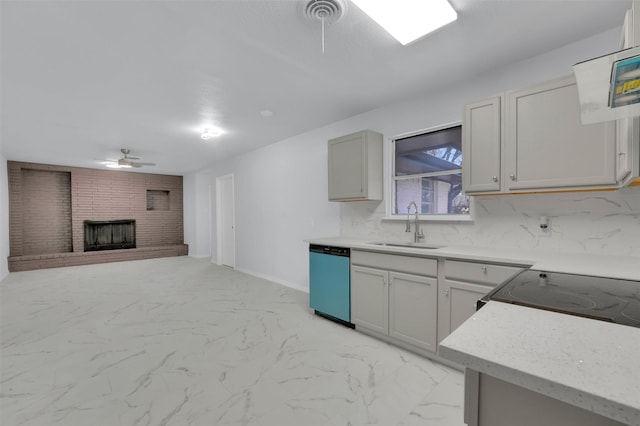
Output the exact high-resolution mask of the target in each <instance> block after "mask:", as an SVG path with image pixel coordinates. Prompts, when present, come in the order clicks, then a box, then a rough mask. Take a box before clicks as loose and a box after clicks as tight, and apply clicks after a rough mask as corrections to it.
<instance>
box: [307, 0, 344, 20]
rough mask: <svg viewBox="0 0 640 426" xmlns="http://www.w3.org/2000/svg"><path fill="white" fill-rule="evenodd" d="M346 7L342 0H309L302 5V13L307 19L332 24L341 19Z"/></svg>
mask: <svg viewBox="0 0 640 426" xmlns="http://www.w3.org/2000/svg"><path fill="white" fill-rule="evenodd" d="M346 7H347V4H346V3H345V2H344V0H310V1H309V2H307V4H306V5H305V6H304V9H303V13H304V16H305V17H306V18H308V19H311V20H314V21H323V22H325V23H327V24H332V23H334V22H338V21H339V20H340V19H342V17H343V16H344V14H345V11H346Z"/></svg>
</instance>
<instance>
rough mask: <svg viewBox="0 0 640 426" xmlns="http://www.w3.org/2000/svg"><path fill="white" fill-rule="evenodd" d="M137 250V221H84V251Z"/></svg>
mask: <svg viewBox="0 0 640 426" xmlns="http://www.w3.org/2000/svg"><path fill="white" fill-rule="evenodd" d="M130 248H136V221H135V220H130V219H126V220H107V221H93V220H85V221H84V251H97V250H117V249H130Z"/></svg>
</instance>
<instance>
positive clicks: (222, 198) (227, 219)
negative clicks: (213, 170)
mask: <svg viewBox="0 0 640 426" xmlns="http://www.w3.org/2000/svg"><path fill="white" fill-rule="evenodd" d="M216 229H217V232H216V234H217V246H218V250H217V251H218V261H217V263H218V265H224V266H230V267H232V268H235V266H236V231H235V212H234V196H233V175H232V174H231V175H225V176H220V177H217V178H216Z"/></svg>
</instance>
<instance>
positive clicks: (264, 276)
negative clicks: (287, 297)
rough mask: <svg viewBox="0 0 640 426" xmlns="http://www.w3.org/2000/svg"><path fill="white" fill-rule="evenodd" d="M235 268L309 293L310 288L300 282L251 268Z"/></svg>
mask: <svg viewBox="0 0 640 426" xmlns="http://www.w3.org/2000/svg"><path fill="white" fill-rule="evenodd" d="M235 270H236V271H238V272H242V273H243V274H248V275H252V276H254V277H257V278H262V279H263V280H267V281H271V282H274V283H276V284H280V285H283V286H285V287H289V288H293V289H295V290H299V291H302V292H304V293H309V288H307V287H303V286H302V285H300V284H296V283H292V282H288V281H284V280H281V279H280V278H277V277H273V276H270V275H265V274H261V273H258V272H255V271H252V270H250V269H245V268H235Z"/></svg>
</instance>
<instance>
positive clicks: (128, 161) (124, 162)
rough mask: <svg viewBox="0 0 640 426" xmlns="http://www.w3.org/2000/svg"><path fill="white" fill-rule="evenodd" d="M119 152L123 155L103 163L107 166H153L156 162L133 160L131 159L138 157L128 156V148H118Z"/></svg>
mask: <svg viewBox="0 0 640 426" xmlns="http://www.w3.org/2000/svg"><path fill="white" fill-rule="evenodd" d="M120 152H121V153H122V155H123V157H122V158H121V159H119V160H108V161H107V162H105V165H106V166H107V167H112V168H116V169H117V168H128V167H144V166H155V165H156V163H141V162H137V161H133V160H139V159H140V158H138V157H129V153H130V152H131V151H130V150H129V149H127V148H122V149H121V150H120Z"/></svg>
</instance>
